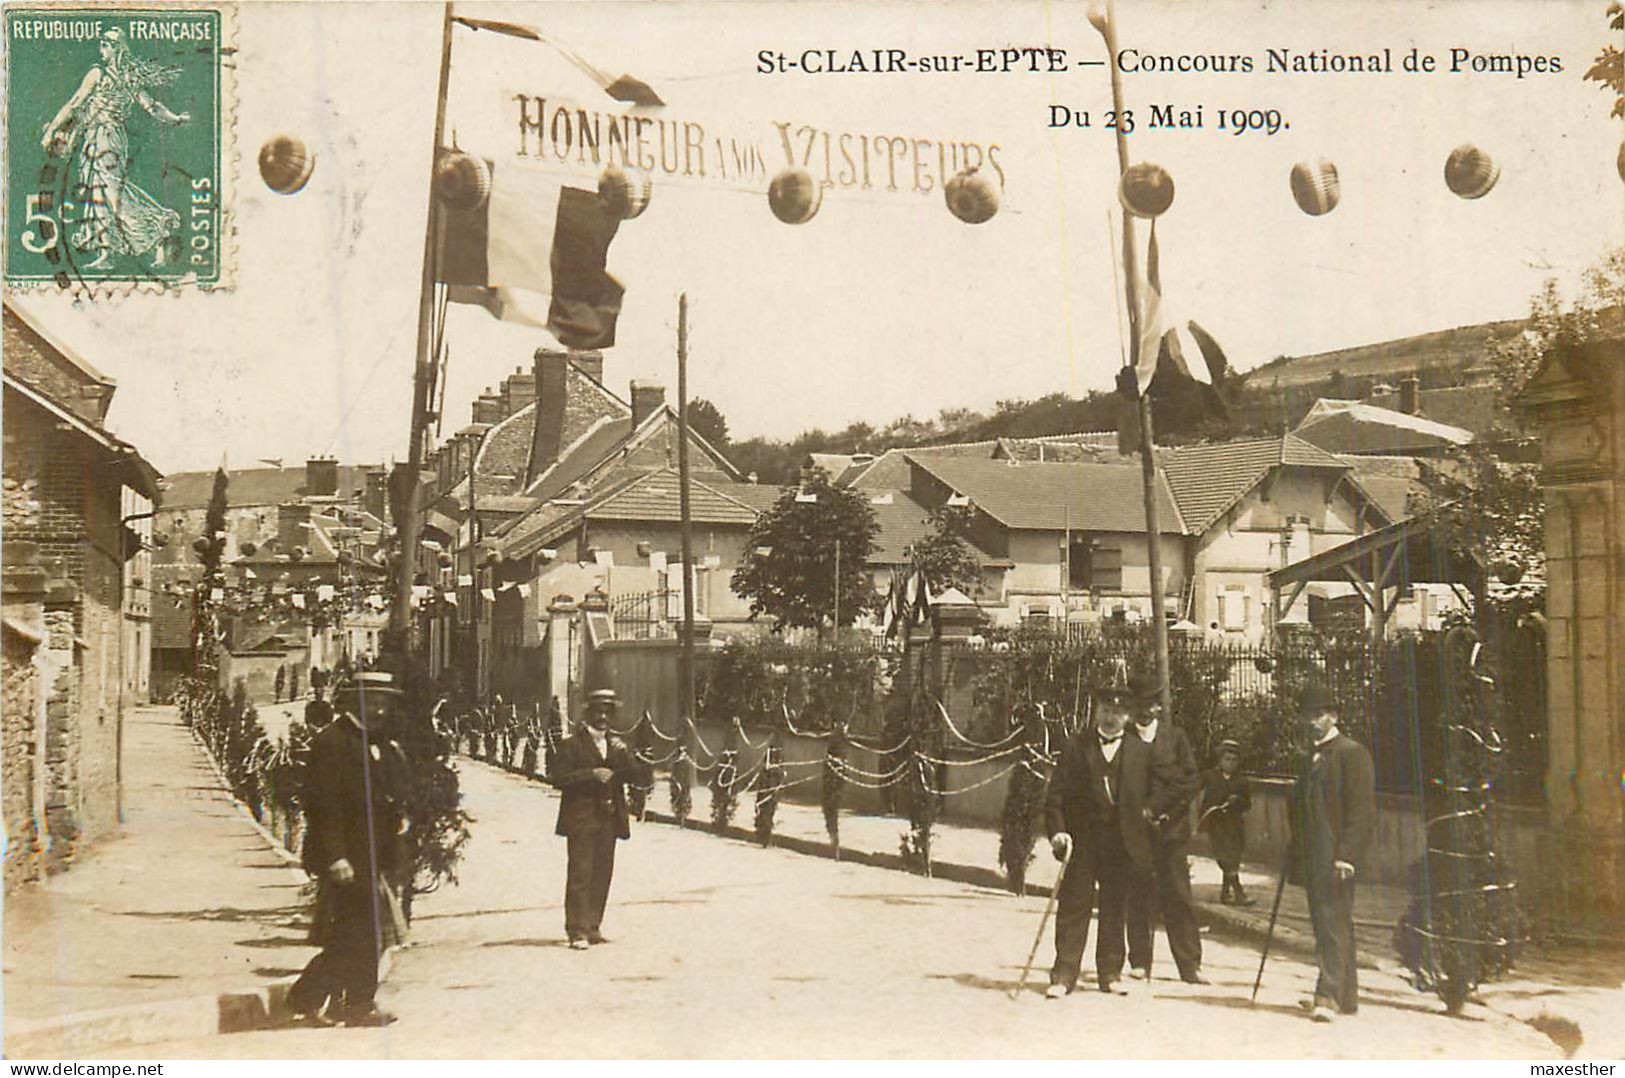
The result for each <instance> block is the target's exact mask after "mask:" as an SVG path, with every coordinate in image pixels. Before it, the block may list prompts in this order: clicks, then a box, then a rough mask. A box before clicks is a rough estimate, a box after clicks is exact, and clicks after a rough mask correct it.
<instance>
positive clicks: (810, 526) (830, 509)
mask: <svg viewBox="0 0 1625 1078" xmlns="http://www.w3.org/2000/svg"><path fill="white" fill-rule="evenodd" d="M879 530H880V526H879V525H878V524H876V523H875V514H874V510H873V509H871V508H870V507H869V501H868V499H867V498H865V497H863V496H862V495H861V494H857V493H854V492H853V491H850V490H843V489H841V488H839V487H836V486H835V485H834V484H833V483H831V482H830V477H829V473H828V472H826V471H824V469H822V468H815V467H807V468H805V469H803V470H802V472H801V479H800V482H799V483H790V484H786V485H785V487H784V489H783V491H782V492H781V493H780V494H779V499H778V501H776V502H774V503H773V506H772V507H771V508H770V509H768V510H767V512H765V513H763V514H762V515H761V516H760V517H758V518H757V520H756V525H755V526H754V527H753V528H752V529H751V533H750V538H749V540H748V541H747V543H746V549H747V552H751V553H750V554H749V556H748V557H747V559H746V560H745V563H744V564H743V565H741V566H740V567H739V568H738V569H736V570H734V575H733V580H732V582H731V583H732V587H733V590H734V593H735V594H736V595H739V596H741V597H743V598H746V599H749V600H750V613H751V617H753V618H754V617H757V616H758V615H762V614H765V615H767V616H768V617H770V618H772V619H773V631H774V632H779V631H780V630H782V629H784V628H785V627H786V626H796V627H801V628H812V629H816V630H817V631H818V634H819V637H820V639H822V637H823V634H824V629H825V627H826V626H827V625H831V624H834V625H835V626H836V627H837V628H839V627H840V626H841V625H849V624H851V622H852V619H853V618H855V617H856V616H857V615H858V614H859V613H860V612H861V611H862V610H863V609H865V608H867V607H868V606H869V605H870V603H871V600H872V595H871V590H872V589H871V588H870V585H869V580H868V577H867V575H866V574H865V571H864V566H865V564H866V563H867V561H868V559H869V552H870V551H871V550H872V549H873V548H874V538H875V534H876V533H877V532H878V531H879ZM837 551H838V552H839V556H838V557H837ZM837 561H839V566H840V573H839V578H838V579H837V576H836V564H837ZM837 610H838V611H839V620H838V621H837Z"/></svg>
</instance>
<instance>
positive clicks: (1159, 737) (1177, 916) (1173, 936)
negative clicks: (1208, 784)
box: [1128, 674, 1208, 984]
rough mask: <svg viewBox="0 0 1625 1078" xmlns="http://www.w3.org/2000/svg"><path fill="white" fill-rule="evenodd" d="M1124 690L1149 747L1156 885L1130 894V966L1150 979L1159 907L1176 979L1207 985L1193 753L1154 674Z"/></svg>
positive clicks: (1139, 678) (1149, 809)
mask: <svg viewBox="0 0 1625 1078" xmlns="http://www.w3.org/2000/svg"><path fill="white" fill-rule="evenodd" d="M1129 691H1130V692H1131V693H1133V696H1134V722H1135V727H1136V733H1138V734H1139V737H1140V740H1141V741H1143V742H1145V744H1146V745H1148V746H1149V747H1150V749H1151V790H1150V797H1149V800H1148V805H1147V818H1148V820H1149V823H1150V827H1151V841H1152V857H1153V862H1154V863H1153V866H1152V867H1153V872H1152V878H1153V882H1154V884H1155V894H1154V897H1151V898H1150V900H1149V901H1135V900H1134V896H1130V904H1129V911H1128V961H1129V965H1130V966H1132V967H1133V968H1134V973H1135V976H1136V977H1139V978H1140V979H1141V980H1146V981H1149V980H1150V979H1151V952H1152V949H1153V948H1154V947H1155V946H1156V916H1157V913H1158V911H1159V910H1160V912H1161V914H1162V923H1163V925H1164V926H1165V927H1166V929H1167V931H1168V949H1169V950H1170V951H1172V952H1173V956H1174V966H1175V968H1177V969H1178V970H1179V979H1180V980H1182V981H1184V982H1185V983H1186V984H1207V983H1208V982H1207V980H1206V979H1205V978H1203V976H1202V929H1201V926H1200V925H1199V924H1197V921H1196V903H1195V902H1194V901H1193V900H1192V898H1191V870H1190V841H1191V812H1190V809H1191V802H1192V801H1194V800H1196V792H1197V788H1198V784H1199V782H1200V773H1199V772H1198V771H1197V769H1196V753H1195V752H1194V751H1193V750H1192V749H1191V743H1190V739H1189V738H1188V737H1186V736H1185V731H1183V730H1181V729H1180V728H1179V727H1177V726H1175V725H1173V723H1172V722H1170V721H1168V720H1167V719H1165V718H1164V716H1163V714H1162V692H1161V689H1160V686H1159V685H1158V683H1157V679H1156V678H1154V677H1151V676H1149V675H1145V674H1139V675H1136V676H1134V677H1132V678H1130V679H1129ZM1148 897H1149V896H1148Z"/></svg>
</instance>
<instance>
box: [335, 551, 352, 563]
mask: <svg viewBox="0 0 1625 1078" xmlns="http://www.w3.org/2000/svg"><path fill="white" fill-rule="evenodd" d="M354 560H355V555H354V554H351V553H350V552H349V551H348V550H341V551H339V553H338V562H339V564H340V565H349V564H350V563H351V562H352V561H354Z"/></svg>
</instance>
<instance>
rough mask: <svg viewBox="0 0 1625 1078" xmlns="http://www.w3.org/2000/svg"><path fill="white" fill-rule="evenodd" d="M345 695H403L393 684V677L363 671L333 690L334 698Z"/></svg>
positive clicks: (386, 673) (377, 671)
mask: <svg viewBox="0 0 1625 1078" xmlns="http://www.w3.org/2000/svg"><path fill="white" fill-rule="evenodd" d="M345 693H353V694H359V695H362V696H373V695H375V694H376V695H389V696H402V695H404V694H403V693H402V692H401V690H400V687H399V686H397V685H396V684H395V675H394V674H391V673H388V672H386V671H383V670H363V671H361V672H360V673H358V674H356V675H355V677H353V678H351V679H350V680H349V682H347V683H345V684H343V685H340V686H339V687H338V688H336V689H334V690H333V695H334V696H340V695H343V694H345Z"/></svg>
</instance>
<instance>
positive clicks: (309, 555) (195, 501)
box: [152, 457, 388, 698]
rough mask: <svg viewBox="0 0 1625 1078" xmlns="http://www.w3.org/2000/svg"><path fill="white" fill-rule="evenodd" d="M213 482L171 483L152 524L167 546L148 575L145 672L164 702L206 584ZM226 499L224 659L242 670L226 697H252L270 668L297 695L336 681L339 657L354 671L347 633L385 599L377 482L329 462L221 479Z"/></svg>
mask: <svg viewBox="0 0 1625 1078" xmlns="http://www.w3.org/2000/svg"><path fill="white" fill-rule="evenodd" d="M215 474H216V473H215V472H214V471H198V472H177V473H175V474H173V475H171V476H169V477H168V478H167V479H166V483H167V484H168V486H167V490H166V494H165V499H164V507H163V509H162V510H160V511H159V513H158V514H157V517H156V519H155V522H154V530H155V533H156V535H157V536H159V537H161V540H160V541H161V543H162V546H161V547H160V548H159V549H158V550H157V552H156V554H155V556H154V559H153V560H154V563H155V564H154V565H153V570H152V571H153V574H154V576H155V578H156V584H157V593H156V597H155V599H154V619H153V620H154V627H153V660H152V663H153V669H154V679H155V691H157V692H159V693H160V694H162V693H165V692H167V691H168V689H169V688H170V687H171V686H172V685H173V684H174V681H175V679H176V678H178V677H180V676H181V675H183V674H185V673H188V672H189V671H190V670H191V665H192V653H191V621H192V605H193V602H192V596H193V591H194V589H195V588H196V587H197V583H198V581H199V580H200V579H201V576H202V572H203V564H202V557H201V553H200V552H199V550H198V549H197V546H196V544H197V543H198V541H199V540H200V539H202V538H203V536H204V532H205V530H206V527H207V525H206V520H207V517H208V508H209V502H210V500H211V499H212V498H213V495H214V484H215ZM225 498H226V514H225V517H226V520H225V533H226V534H225V537H224V538H225V548H224V551H223V552H222V555H221V564H222V566H223V567H224V569H225V576H226V582H227V588H228V589H229V591H230V593H231V597H232V599H233V600H234V601H233V602H232V603H231V604H230V606H231V607H232V608H234V612H233V614H232V616H230V617H229V618H227V619H226V624H225V632H226V639H225V643H226V648H227V653H228V656H230V655H236V656H237V657H238V658H239V659H240V661H237V662H232V661H230V659H229V658H228V660H227V662H226V663H225V665H224V668H223V673H222V676H223V677H224V678H225V679H226V680H227V684H228V686H229V683H230V679H232V678H234V677H236V676H242V677H244V678H245V681H247V682H248V683H249V685H250V688H251V690H255V689H257V688H260V687H268V686H270V685H271V684H272V683H273V681H274V670H275V667H276V666H279V665H284V664H293V665H295V666H296V667H297V668H298V669H299V670H300V671H301V673H300V678H299V682H300V684H301V685H308V684H309V677H308V674H309V670H310V669H312V668H315V667H322V668H324V669H331V668H332V667H333V666H334V665H336V664H337V663H338V661H339V659H340V657H341V656H343V655H345V654H346V653H349V654H350V655H351V658H352V660H353V659H355V658H356V657H358V656H359V654H362V653H357V652H352V651H349V649H348V647H347V642H348V641H350V640H352V639H353V638H354V636H355V634H354V632H352V629H353V628H354V626H351V625H349V624H347V623H348V622H350V621H357V620H359V621H365V622H370V621H371V620H375V618H376V611H377V610H378V609H379V608H381V607H382V605H383V603H384V596H385V595H386V594H387V590H388V587H387V576H388V569H387V567H386V566H385V565H384V564H383V556H382V549H383V546H384V544H385V542H386V540H387V532H388V527H387V525H386V524H385V522H384V520H383V519H382V516H383V514H384V513H385V512H387V498H388V494H387V490H386V483H385V479H384V472H383V470H382V469H381V468H379V467H376V466H369V465H345V464H340V463H339V462H338V461H336V460H334V459H332V458H330V457H312V458H310V459H308V460H307V461H305V463H304V464H303V466H299V467H286V468H285V467H282V466H281V465H280V463H274V464H273V466H271V467H264V468H240V469H227V471H226V489H225ZM235 600H240V601H235ZM278 648H280V649H282V650H281V654H280V655H279V656H278V657H276V658H273V657H272V655H273V652H274V651H276V649H278ZM267 668H269V669H267ZM253 695H254V696H255V698H262V697H269V695H270V693H269V691H267V692H265V693H259V692H257V691H256V692H254V693H253Z"/></svg>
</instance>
